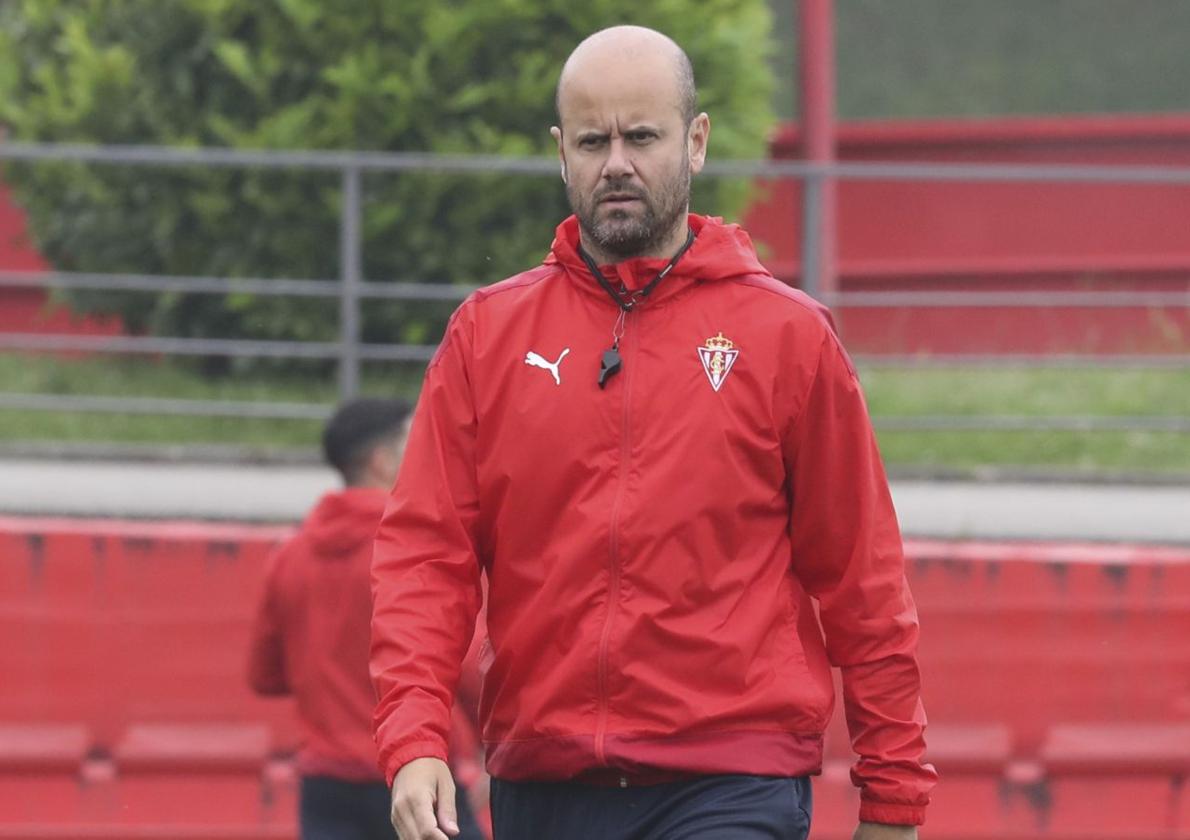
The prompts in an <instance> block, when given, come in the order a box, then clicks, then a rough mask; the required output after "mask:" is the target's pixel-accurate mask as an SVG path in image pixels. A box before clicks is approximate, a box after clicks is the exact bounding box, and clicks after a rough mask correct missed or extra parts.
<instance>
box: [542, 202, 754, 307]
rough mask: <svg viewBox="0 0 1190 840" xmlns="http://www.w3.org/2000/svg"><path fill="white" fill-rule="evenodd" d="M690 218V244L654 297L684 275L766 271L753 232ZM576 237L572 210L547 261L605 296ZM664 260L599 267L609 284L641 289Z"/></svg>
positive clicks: (688, 277)
mask: <svg viewBox="0 0 1190 840" xmlns="http://www.w3.org/2000/svg"><path fill="white" fill-rule="evenodd" d="M688 218H689V225H690V229H691V230H693V231H694V236H695V239H694V244H693V245H691V246H690V250H688V251H687V252H686V253H685V254H683V255H682V258H681V259H680V260H678V264H677V265H675V266H674V267H673V270H672V271H671V272H670V273H669V275H668V276H667V277H666V278H665V280H663V281H662V282H661V284H660V285H659V286H658V287H657V292H656V293H655V294H654V295H653V297H654V298H659V297H664V296H666V295H665V292H666V289H667V287H668V288H669V290H670V291H672V290H673V289H674V288H675V287H678V286H680V285H684V284H682V283H681V282H680V281H681V280H683V279H685V280H688V281H689V280H704V281H705V280H726V279H728V278H732V277H740V276H743V275H749V274H751V275H755V274H765V275H767V274H769V270H768V269H767V268H765V267H764V266H763V265H761V264H760V260H759V258H757V256H756V249H755V248H754V247H753V246H752V238H751V237H750V236H748V234H747V233H746V232H745V231H744V229H743V228H741V227H740V226H739V225H734V224H730V225H729V224H724V223H723V220H722V219H720V218H717V217H714V216H699V215H697V214H694V213H691V214H690V215H689V217H688ZM579 242H580V239H579V224H578V218H577V217H575V216H571V217H569V218H568V219H566V220H565V221H564V222H562V224H560V225H558V228H557V230H556V231H555V234H554V242H553V245H551V246H550V253H549V256H548V257H546V260H545V264H546V265H559V266H561V267H562V268H563V269H564V270H565V271H566V273H567V274H568V275H570V277H571V278H572V279H574V280H576V281H577V282H578V283H579V284H580V285H581V286H583V287H584V288H589V289H591V290H592V291H594V292H595V293H596V294H598V295H600V296H604V297H606V292H604V290H603V289H602V288H601V287H600V286H599V284H598V283H597V282H596V281H595V278H593V277H592V276H591V272H590V270H589V269H588V268H587V264H586V263H585V262H584V261H583V258H582V257H581V256H580V255H579ZM668 262H669V260H668V259H660V258H656V257H634V258H633V259H628V260H624V261H623V262H620V263H615V264H614V265H601V266H600V267H599V268H600V270H601V271H602V272H603V276H604V277H606V278H607V279H608V280H609V281H610V282H611V283H612V284H613V285H619V284H623V285H624V286H625V287H626V288H629V289H640V288H642V287H644V286H646V285H648V283H649V282H650V281H652V279H653V278H654V277H656V276H657V273H658V272H659V271H661V270H662V269H663V268H665V266H666V264H667V263H668ZM609 303H610V300H609Z"/></svg>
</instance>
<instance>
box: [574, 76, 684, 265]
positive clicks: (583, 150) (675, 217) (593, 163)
mask: <svg viewBox="0 0 1190 840" xmlns="http://www.w3.org/2000/svg"><path fill="white" fill-rule="evenodd" d="M632 69H633V68H631V67H623V66H620V67H615V68H609V71H608V72H607V73H606V74H604V75H603V77H602V78H591V77H590V76H588V77H586V78H585V79H577V80H572V81H570V82H568V84H566V85H565V86H564V88H563V95H562V101H561V103H560V104H561V110H562V121H563V125H562V126H561V128H560V129H559V128H555V129H554V137H555V139H557V140H558V147H559V154H560V156H561V159H562V165H563V178H564V180H565V182H566V195H567V197H568V198H569V199H570V206H571V208H572V209H573V210H574V213H575V215H576V216H577V217H578V220H579V224H580V226H581V228H582V232H583V238H584V241H585V242H587V243H589V244H590V245H593V246H594V247H595V249H597V251H598V252H599V256H602V257H605V258H611V259H615V260H623V259H627V258H630V257H635V256H668V254H666V253H665V250H666V249H667V248H668V247H670V240H671V239H672V238H673V237H674V235H675V234H674V232H675V230H684V227H685V215H686V212H687V208H688V206H689V203H690V177H691V174H692V172H693V171H697V170H696V167H697V168H701V165H702V154H704V153H705V138H706V132H705V128H704V124H705V121H706V117H705V115H700V116H699V117H698V118H696V119H695V121H694V123H693V124H692V125H689V126H688V125H687V124H686V122H685V120H684V119H683V117H682V114H681V112H680V109H679V104H678V98H677V93H676V90H675V88H676V84H675V83H674V81H673V79H672V69H671V68H669V67H665V68H664V73H663V77H662V79H661V80H660V81H661V83H659V84H649V83H648V80H647V79H645V78H641V76H640V75H636V74H635V73H633V72H632ZM648 70H649V68H643V69H642V74H641V75H644V76H647V75H648ZM692 151H693V153H692Z"/></svg>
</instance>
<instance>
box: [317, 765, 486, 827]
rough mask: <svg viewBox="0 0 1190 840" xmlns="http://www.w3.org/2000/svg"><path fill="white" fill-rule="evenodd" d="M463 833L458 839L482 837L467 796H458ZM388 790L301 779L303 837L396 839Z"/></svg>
mask: <svg viewBox="0 0 1190 840" xmlns="http://www.w3.org/2000/svg"><path fill="white" fill-rule="evenodd" d="M455 805H456V806H457V807H458V811H459V828H460V829H461V833H460V834H459V836H458V837H456V838H455V840H483V833H482V832H481V831H480V829H479V825H478V824H477V823H476V822H475V817H473V816H472V815H471V809H470V807H469V806H468V804H467V797H466V796H465V795H464V794H463V792H462V791H459V793H458V796H457V797H456V798H455ZM391 807H392V802H391V796H390V794H389V790H388V788H387V787H385V785H384V783H383V782H371V783H358V782H345V781H343V780H341V779H332V778H328V777H326V776H305V777H303V778H302V792H301V828H302V840H396V836H397V832H396V831H394V830H393V824H392V822H391V816H390V811H391Z"/></svg>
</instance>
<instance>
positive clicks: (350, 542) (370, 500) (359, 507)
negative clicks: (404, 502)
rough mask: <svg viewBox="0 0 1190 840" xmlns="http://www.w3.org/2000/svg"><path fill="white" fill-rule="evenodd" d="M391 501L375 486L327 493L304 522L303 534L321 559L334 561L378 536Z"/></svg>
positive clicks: (349, 488)
mask: <svg viewBox="0 0 1190 840" xmlns="http://www.w3.org/2000/svg"><path fill="white" fill-rule="evenodd" d="M387 498H388V494H387V493H385V492H384V491H383V490H379V489H376V488H372V487H348V488H347V489H345V490H340V491H338V492H334V493H327V494H326V495H325V496H323V497H322V498H321V499H319V500H318V504H317V505H315V506H314V509H313V510H312V511H310V513H309V515H308V516H307V517H306V519H305V521H304V522H303V523H302V531H303V533H305V534H306V536H307V537H309V539H310V541H311V543H313V545H314V548H315V550H316V551H317V553H318V556H319V557H321V558H323V559H328V560H333V559H335V558H337V557H339V556H340V555H342V554H344V553H346V552H349V551H352V550H353V549H355V548H357V547H358V546H359V545H360V544H361V543H363V542H365V541H368V540H371V539H372V538H373V537H375V536H376V526H377V525H379V524H380V517H381V516H383V515H384V505H385V502H386V500H387Z"/></svg>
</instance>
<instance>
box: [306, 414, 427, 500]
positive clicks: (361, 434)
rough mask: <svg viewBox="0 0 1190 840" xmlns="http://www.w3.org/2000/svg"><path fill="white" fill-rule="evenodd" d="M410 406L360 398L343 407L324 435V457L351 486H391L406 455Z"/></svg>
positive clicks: (328, 423) (332, 418) (330, 421)
mask: <svg viewBox="0 0 1190 840" xmlns="http://www.w3.org/2000/svg"><path fill="white" fill-rule="evenodd" d="M409 420H410V406H409V404H408V403H406V402H403V401H401V400H381V399H358V400H352V401H350V402H346V403H344V404H343V405H341V406H340V407H339V408H338V410H337V411H335V413H334V415H333V416H332V417H331V419H330V420H329V421H328V422H327V424H326V428H324V429H323V432H322V454H323V456H324V457H325V458H326V462H327V463H328V464H330V466H332V467H334V468H335V469H336V470H337V471H338V472H339V474H340V475H341V476H343V482H344V483H345V484H346V485H347V486H349V487H381V488H384V489H386V490H387V489H388V488H390V487H392V485H393V482H394V481H396V478H397V470H398V469H399V468H400V466H401V456H402V455H403V454H404V452H405V439H406V437H407V435H408V432H409Z"/></svg>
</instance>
